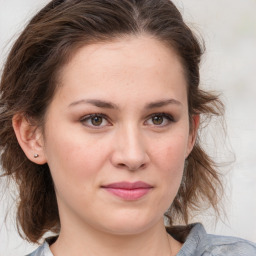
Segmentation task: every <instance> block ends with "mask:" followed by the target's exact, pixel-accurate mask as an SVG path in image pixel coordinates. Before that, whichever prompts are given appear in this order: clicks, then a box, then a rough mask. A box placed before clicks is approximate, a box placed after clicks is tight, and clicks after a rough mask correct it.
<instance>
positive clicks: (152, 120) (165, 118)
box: [145, 113, 175, 127]
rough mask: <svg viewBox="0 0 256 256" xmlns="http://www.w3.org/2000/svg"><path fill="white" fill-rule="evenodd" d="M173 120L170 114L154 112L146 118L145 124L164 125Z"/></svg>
mask: <svg viewBox="0 0 256 256" xmlns="http://www.w3.org/2000/svg"><path fill="white" fill-rule="evenodd" d="M173 122H175V121H174V118H173V116H172V115H170V114H167V113H156V114H153V115H151V116H150V117H149V119H147V120H146V122H145V124H146V125H149V126H155V127H165V126H167V125H169V124H171V123H173Z"/></svg>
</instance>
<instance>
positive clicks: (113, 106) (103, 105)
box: [69, 99, 118, 109]
mask: <svg viewBox="0 0 256 256" xmlns="http://www.w3.org/2000/svg"><path fill="white" fill-rule="evenodd" d="M79 104H91V105H94V106H96V107H98V108H109V109H118V106H117V105H116V104H114V103H112V102H108V101H104V100H97V99H82V100H78V101H74V102H72V103H71V104H69V107H72V106H76V105H79Z"/></svg>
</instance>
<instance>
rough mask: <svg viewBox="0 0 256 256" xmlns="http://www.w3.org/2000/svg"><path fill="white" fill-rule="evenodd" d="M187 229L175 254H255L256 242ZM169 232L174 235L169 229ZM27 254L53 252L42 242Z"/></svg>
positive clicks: (45, 255)
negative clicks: (184, 237)
mask: <svg viewBox="0 0 256 256" xmlns="http://www.w3.org/2000/svg"><path fill="white" fill-rule="evenodd" d="M175 230H178V228H175ZM187 230H189V233H188V235H187V237H186V239H185V240H184V244H183V246H182V248H181V250H180V251H179V253H178V254H177V256H256V244H254V243H252V242H249V241H247V240H244V239H241V238H236V237H229V236H217V235H209V234H207V233H206V231H205V229H204V227H203V225H202V224H200V223H196V224H191V225H189V226H188V228H185V229H184V228H183V231H184V232H186V231H187ZM183 231H182V232H183ZM184 232H183V233H184ZM169 233H170V234H171V235H172V236H174V237H175V235H173V234H172V232H171V231H169ZM175 238H176V237H175ZM27 256H53V254H52V253H51V251H50V248H49V244H48V243H47V242H44V244H43V245H41V246H40V247H39V248H38V249H37V250H36V251H34V252H33V253H31V254H29V255H27Z"/></svg>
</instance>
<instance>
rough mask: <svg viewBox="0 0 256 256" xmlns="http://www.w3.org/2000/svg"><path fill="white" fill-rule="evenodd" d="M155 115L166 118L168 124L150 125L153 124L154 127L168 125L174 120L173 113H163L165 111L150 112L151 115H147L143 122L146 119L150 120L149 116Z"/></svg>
mask: <svg viewBox="0 0 256 256" xmlns="http://www.w3.org/2000/svg"><path fill="white" fill-rule="evenodd" d="M156 116H161V117H163V118H166V119H167V120H168V124H164V125H162V124H160V125H156V124H152V126H154V127H159V128H161V127H165V126H167V125H169V124H170V123H173V122H175V119H174V117H173V115H171V114H168V113H165V112H159V113H154V114H151V115H149V116H148V117H147V118H146V121H145V122H147V121H148V120H150V119H151V118H153V117H156Z"/></svg>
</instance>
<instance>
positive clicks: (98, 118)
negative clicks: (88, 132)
mask: <svg viewBox="0 0 256 256" xmlns="http://www.w3.org/2000/svg"><path fill="white" fill-rule="evenodd" d="M80 122H81V123H82V124H83V125H84V126H87V127H89V128H92V129H93V128H94V129H100V128H104V127H106V126H109V125H111V123H110V122H109V121H108V118H107V117H106V116H105V115H103V114H91V115H87V116H84V117H83V118H82V119H81V120H80Z"/></svg>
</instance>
